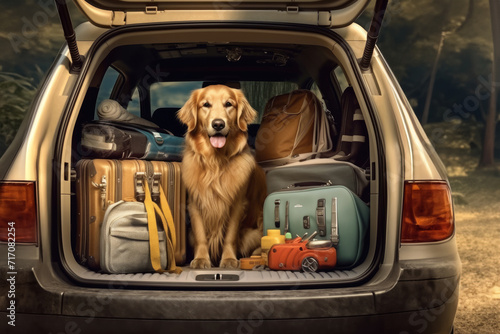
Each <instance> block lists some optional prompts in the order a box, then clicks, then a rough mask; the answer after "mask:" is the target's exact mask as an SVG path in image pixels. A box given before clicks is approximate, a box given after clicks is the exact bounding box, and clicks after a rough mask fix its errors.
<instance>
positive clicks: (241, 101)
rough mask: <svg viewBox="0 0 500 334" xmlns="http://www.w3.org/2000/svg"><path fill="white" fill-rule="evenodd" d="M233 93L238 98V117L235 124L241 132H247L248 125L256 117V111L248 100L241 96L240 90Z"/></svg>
mask: <svg viewBox="0 0 500 334" xmlns="http://www.w3.org/2000/svg"><path fill="white" fill-rule="evenodd" d="M235 93H236V97H237V98H238V116H237V119H236V122H237V123H238V127H239V128H240V130H241V131H247V130H248V124H250V123H252V122H253V120H254V119H255V117H256V116H257V111H255V109H254V108H252V106H251V105H250V103H249V102H248V100H247V99H246V98H245V95H243V93H242V92H241V91H240V90H238V89H235Z"/></svg>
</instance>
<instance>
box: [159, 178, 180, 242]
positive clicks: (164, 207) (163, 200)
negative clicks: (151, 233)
mask: <svg viewBox="0 0 500 334" xmlns="http://www.w3.org/2000/svg"><path fill="white" fill-rule="evenodd" d="M160 207H161V211H162V212H163V214H164V215H165V218H166V219H167V223H168V229H167V228H165V232H166V231H167V230H168V234H170V238H171V239H172V245H173V246H174V250H175V246H176V244H177V240H176V234H175V224H174V217H173V216H172V211H171V210H170V206H169V205H168V202H167V196H165V192H164V191H163V187H162V186H161V185H160Z"/></svg>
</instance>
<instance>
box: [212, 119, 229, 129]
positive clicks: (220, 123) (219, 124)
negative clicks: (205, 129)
mask: <svg viewBox="0 0 500 334" xmlns="http://www.w3.org/2000/svg"><path fill="white" fill-rule="evenodd" d="M225 127H226V123H225V122H224V120H223V119H220V118H217V119H214V120H213V121H212V128H214V130H215V131H221V130H222V129H224V128H225Z"/></svg>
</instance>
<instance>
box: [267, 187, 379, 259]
mask: <svg viewBox="0 0 500 334" xmlns="http://www.w3.org/2000/svg"><path fill="white" fill-rule="evenodd" d="M369 219H370V209H369V207H368V206H367V205H366V204H365V203H364V202H363V201H362V200H361V199H360V198H359V197H358V196H356V195H355V194H354V193H353V192H352V191H351V190H349V189H348V188H346V187H344V186H339V185H337V186H331V185H325V186H315V187H294V188H291V189H287V190H282V191H276V192H273V193H271V194H270V195H269V196H268V197H267V198H266V200H265V202H264V235H266V231H267V230H268V229H280V231H281V233H282V234H286V233H287V232H290V233H291V234H292V237H295V236H297V235H298V236H303V235H305V234H306V233H307V234H309V235H311V234H312V233H313V232H315V231H317V235H316V236H315V238H316V239H318V240H331V241H332V242H333V244H334V245H335V248H336V250H337V266H338V267H343V268H352V267H354V266H356V265H357V264H359V263H360V261H361V260H362V258H363V256H364V255H365V251H366V249H365V244H366V237H367V236H368V230H369Z"/></svg>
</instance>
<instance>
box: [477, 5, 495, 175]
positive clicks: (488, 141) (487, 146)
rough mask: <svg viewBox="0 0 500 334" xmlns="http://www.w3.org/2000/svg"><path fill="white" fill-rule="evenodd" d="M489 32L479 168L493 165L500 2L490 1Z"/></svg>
mask: <svg viewBox="0 0 500 334" xmlns="http://www.w3.org/2000/svg"><path fill="white" fill-rule="evenodd" d="M490 13H491V30H492V32H493V63H492V69H491V87H488V88H489V89H490V91H491V97H490V107H489V110H488V115H487V117H486V124H485V129H484V142H483V152H482V154H481V160H480V161H479V166H480V167H492V166H494V165H495V128H496V124H497V96H498V89H497V80H498V79H500V73H499V70H500V19H499V18H500V0H490Z"/></svg>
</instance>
